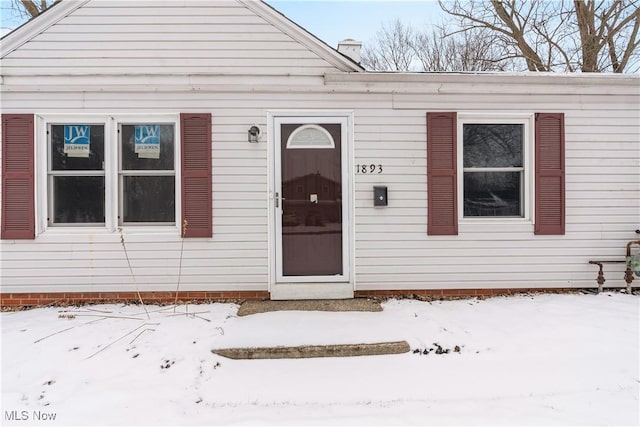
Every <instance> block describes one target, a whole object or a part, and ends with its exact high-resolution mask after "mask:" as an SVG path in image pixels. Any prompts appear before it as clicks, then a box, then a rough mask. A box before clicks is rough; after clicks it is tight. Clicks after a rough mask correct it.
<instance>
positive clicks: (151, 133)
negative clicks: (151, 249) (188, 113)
mask: <svg viewBox="0 0 640 427" xmlns="http://www.w3.org/2000/svg"><path fill="white" fill-rule="evenodd" d="M81 120H82V119H79V120H78V121H77V122H73V121H66V122H49V123H48V124H47V125H46V126H47V139H46V141H47V171H46V182H47V189H46V192H47V198H46V212H47V220H46V225H48V226H79V225H83V226H94V227H95V226H102V227H108V228H115V227H117V226H121V225H124V226H126V225H175V224H176V151H177V147H176V141H177V140H178V139H177V135H176V130H177V126H176V122H173V121H164V122H162V121H161V122H151V121H149V122H145V121H135V122H134V121H131V122H129V121H124V120H117V119H113V118H112V119H108V118H106V117H99V119H96V120H91V119H89V120H87V121H81ZM43 225H44V222H43Z"/></svg>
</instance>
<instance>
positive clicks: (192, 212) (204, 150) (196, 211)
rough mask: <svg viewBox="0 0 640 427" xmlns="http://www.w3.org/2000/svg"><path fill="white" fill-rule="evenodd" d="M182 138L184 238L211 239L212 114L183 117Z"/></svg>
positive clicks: (184, 115) (181, 124) (181, 118)
mask: <svg viewBox="0 0 640 427" xmlns="http://www.w3.org/2000/svg"><path fill="white" fill-rule="evenodd" d="M180 135H181V138H180V140H181V146H182V220H183V224H182V237H211V236H212V224H211V222H212V219H211V217H212V211H211V114H210V113H202V114H195V113H193V114H192V113H182V114H180ZM184 221H186V225H185V223H184Z"/></svg>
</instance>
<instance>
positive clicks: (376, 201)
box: [373, 185, 389, 206]
mask: <svg viewBox="0 0 640 427" xmlns="http://www.w3.org/2000/svg"><path fill="white" fill-rule="evenodd" d="M388 205H389V200H388V198H387V187H386V186H384V187H383V186H377V185H376V186H374V187H373V206H388Z"/></svg>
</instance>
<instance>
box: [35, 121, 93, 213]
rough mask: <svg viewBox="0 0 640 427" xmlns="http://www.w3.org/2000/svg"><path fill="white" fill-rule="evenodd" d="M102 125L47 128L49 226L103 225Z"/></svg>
mask: <svg viewBox="0 0 640 427" xmlns="http://www.w3.org/2000/svg"><path fill="white" fill-rule="evenodd" d="M104 130H105V128H104V124H79V123H73V124H50V125H49V126H48V129H47V134H48V138H47V140H48V142H49V143H48V152H49V155H48V168H47V185H48V191H49V200H48V205H49V206H48V209H47V212H48V215H47V223H48V224H49V225H58V224H60V225H62V224H64V225H100V224H104V223H105V161H104V159H105V132H104Z"/></svg>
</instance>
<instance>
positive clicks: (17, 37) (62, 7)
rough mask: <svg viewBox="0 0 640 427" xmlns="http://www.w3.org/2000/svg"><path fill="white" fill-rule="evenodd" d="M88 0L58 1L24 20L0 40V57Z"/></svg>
mask: <svg viewBox="0 0 640 427" xmlns="http://www.w3.org/2000/svg"><path fill="white" fill-rule="evenodd" d="M89 1H90V0H79V1H60V2H57V3H54V5H53V6H52V7H50V8H49V9H47V10H46V11H44V12H43V13H41V14H40V15H38V16H36V17H35V18H33V19H31V20H29V21H27V22H25V23H24V24H23V25H21V26H19V27H18V28H16V29H15V30H13V31H12V32H10V33H9V34H7V35H6V36H4V37H3V38H2V39H1V40H0V58H4V57H5V56H7V55H8V54H10V53H11V52H13V51H14V50H16V49H18V48H19V47H20V46H22V45H23V44H25V43H27V42H29V41H30V40H31V39H33V38H34V37H35V36H37V35H38V34H40V33H42V32H43V31H46V30H47V29H48V28H50V27H51V26H53V25H55V24H56V23H57V22H58V21H60V20H61V19H62V18H64V17H65V16H67V15H69V14H70V13H72V12H74V11H75V10H76V9H78V8H80V7H82V6H84V5H85V4H86V3H88V2H89Z"/></svg>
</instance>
